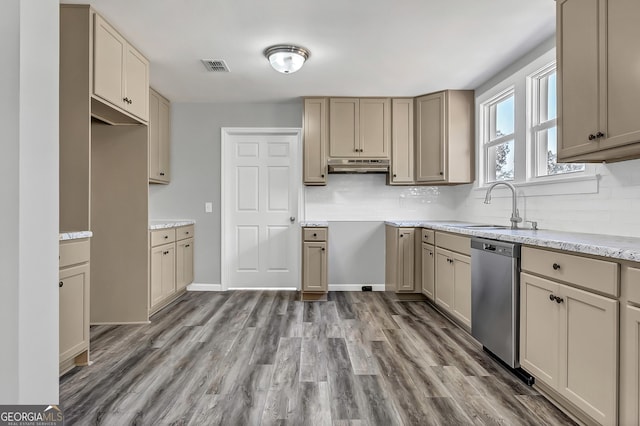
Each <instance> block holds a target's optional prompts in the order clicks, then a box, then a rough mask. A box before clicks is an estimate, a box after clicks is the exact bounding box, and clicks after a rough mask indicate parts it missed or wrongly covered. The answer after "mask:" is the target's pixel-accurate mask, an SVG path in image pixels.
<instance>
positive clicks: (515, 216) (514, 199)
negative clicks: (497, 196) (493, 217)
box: [484, 182, 522, 229]
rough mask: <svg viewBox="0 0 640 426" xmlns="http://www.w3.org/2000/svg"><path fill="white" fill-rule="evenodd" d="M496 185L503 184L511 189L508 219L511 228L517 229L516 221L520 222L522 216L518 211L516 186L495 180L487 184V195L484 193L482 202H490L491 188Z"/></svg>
mask: <svg viewBox="0 0 640 426" xmlns="http://www.w3.org/2000/svg"><path fill="white" fill-rule="evenodd" d="M498 185H504V186H506V187H508V188H509V189H510V190H511V202H512V206H511V219H509V220H510V221H511V229H518V223H520V222H522V218H521V217H520V212H518V201H517V195H516V187H515V186H513V184H511V183H509V182H496V183H493V184H491V186H489V188H488V189H487V195H485V197H484V203H485V204H491V191H493V188H495V187H496V186H498Z"/></svg>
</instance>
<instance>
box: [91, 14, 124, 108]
mask: <svg viewBox="0 0 640 426" xmlns="http://www.w3.org/2000/svg"><path fill="white" fill-rule="evenodd" d="M94 16H95V20H94V42H93V43H94V49H93V93H94V94H95V95H96V96H99V97H100V98H102V99H104V100H105V101H107V102H110V103H111V104H113V105H115V106H117V107H120V108H124V107H125V105H124V101H123V97H124V81H123V80H124V75H123V70H124V60H125V59H124V58H125V50H126V48H127V42H126V41H125V40H124V39H123V38H122V37H121V36H120V34H118V33H117V32H116V30H114V29H113V28H112V27H111V26H110V25H109V24H108V23H107V22H106V21H105V20H104V19H102V17H101V16H100V15H98V14H95V15H94Z"/></svg>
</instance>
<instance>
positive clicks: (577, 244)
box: [385, 221, 640, 262]
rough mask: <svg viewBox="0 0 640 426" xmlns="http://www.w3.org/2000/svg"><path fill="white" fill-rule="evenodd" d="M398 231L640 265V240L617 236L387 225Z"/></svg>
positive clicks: (400, 223)
mask: <svg viewBox="0 0 640 426" xmlns="http://www.w3.org/2000/svg"><path fill="white" fill-rule="evenodd" d="M385 223H386V224H387V225H392V226H397V227H422V228H431V229H434V230H436V231H446V232H454V233H457V234H462V235H468V236H470V237H481V238H489V239H493V240H499V241H508V242H513V243H520V244H526V245H529V246H538V247H546V248H552V249H557V250H564V251H570V252H575V253H582V254H592V255H595V256H602V257H610V258H613V259H620V260H630V261H632V262H640V238H634V237H623V236H617V235H602V234H586V233H579V232H565V231H552V230H547V229H538V230H536V231H534V230H532V229H513V230H512V229H473V228H465V226H469V225H477V224H474V223H468V222H457V221H387V222H385Z"/></svg>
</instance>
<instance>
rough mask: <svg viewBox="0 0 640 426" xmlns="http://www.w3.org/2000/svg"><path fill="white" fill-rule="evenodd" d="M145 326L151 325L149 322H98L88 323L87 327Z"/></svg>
mask: <svg viewBox="0 0 640 426" xmlns="http://www.w3.org/2000/svg"><path fill="white" fill-rule="evenodd" d="M145 324H151V321H123V322H114V321H111V322H108V321H99V322H90V323H89V325H145Z"/></svg>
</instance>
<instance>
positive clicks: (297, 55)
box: [264, 44, 311, 74]
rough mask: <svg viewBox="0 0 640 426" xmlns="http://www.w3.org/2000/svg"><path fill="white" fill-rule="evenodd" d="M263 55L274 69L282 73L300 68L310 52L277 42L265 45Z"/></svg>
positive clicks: (289, 72) (292, 71) (288, 72)
mask: <svg viewBox="0 0 640 426" xmlns="http://www.w3.org/2000/svg"><path fill="white" fill-rule="evenodd" d="M264 56H266V57H267V59H268V60H269V63H270V64H271V66H272V67H273V69H274V70H276V71H278V72H281V73H283V74H292V73H294V72H296V71H298V70H299V69H300V68H302V65H304V61H306V60H307V59H309V56H311V52H309V51H308V50H307V49H305V48H303V47H299V46H293V45H287V44H278V45H276V46H271V47H267V48H266V49H265V51H264Z"/></svg>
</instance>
